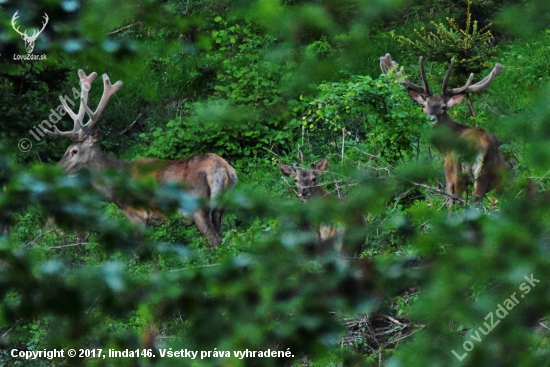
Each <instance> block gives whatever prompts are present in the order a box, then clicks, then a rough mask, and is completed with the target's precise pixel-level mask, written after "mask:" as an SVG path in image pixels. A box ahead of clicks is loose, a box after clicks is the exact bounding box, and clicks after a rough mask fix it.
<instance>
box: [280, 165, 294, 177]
mask: <svg viewBox="0 0 550 367" xmlns="http://www.w3.org/2000/svg"><path fill="white" fill-rule="evenodd" d="M279 168H280V169H281V172H283V175H285V176H286V177H290V178H294V177H296V170H295V169H294V167H292V166H289V165H288V164H284V163H282V162H279Z"/></svg>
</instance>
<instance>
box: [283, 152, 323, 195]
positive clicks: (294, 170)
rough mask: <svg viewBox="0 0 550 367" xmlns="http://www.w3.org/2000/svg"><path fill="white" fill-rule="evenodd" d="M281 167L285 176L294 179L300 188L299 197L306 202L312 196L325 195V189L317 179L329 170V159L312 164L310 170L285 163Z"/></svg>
mask: <svg viewBox="0 0 550 367" xmlns="http://www.w3.org/2000/svg"><path fill="white" fill-rule="evenodd" d="M279 167H280V168H281V171H282V172H283V174H284V175H285V176H287V177H290V178H293V179H294V181H295V183H296V187H297V188H298V196H299V197H300V198H301V199H304V200H305V199H308V198H310V197H312V196H322V195H324V194H325V191H324V190H323V188H322V187H321V186H319V183H318V182H317V178H318V177H319V175H321V173H323V172H324V171H325V170H326V169H327V167H328V159H327V158H323V159H321V160H320V161H319V162H318V163H312V164H311V165H310V166H309V168H308V169H303V168H301V167H299V166H297V165H294V166H290V165H288V164H284V163H279Z"/></svg>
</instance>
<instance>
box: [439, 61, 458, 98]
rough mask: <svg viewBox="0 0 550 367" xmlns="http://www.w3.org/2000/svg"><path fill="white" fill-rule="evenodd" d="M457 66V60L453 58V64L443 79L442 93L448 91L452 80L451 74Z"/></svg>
mask: <svg viewBox="0 0 550 367" xmlns="http://www.w3.org/2000/svg"><path fill="white" fill-rule="evenodd" d="M454 65H455V58H454V57H452V58H451V63H450V64H449V69H448V70H447V74H445V79H443V86H442V87H441V91H442V93H445V92H446V91H447V85H448V84H449V79H450V78H451V73H452V71H453V66H454Z"/></svg>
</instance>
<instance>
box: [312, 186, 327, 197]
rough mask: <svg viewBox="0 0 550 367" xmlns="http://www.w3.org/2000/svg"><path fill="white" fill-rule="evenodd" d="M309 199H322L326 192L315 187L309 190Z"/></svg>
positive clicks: (319, 187)
mask: <svg viewBox="0 0 550 367" xmlns="http://www.w3.org/2000/svg"><path fill="white" fill-rule="evenodd" d="M310 190H311V197H319V198H320V197H323V196H326V195H327V192H326V191H325V190H324V189H323V188H322V187H321V186H315V187H312V188H311V189H310Z"/></svg>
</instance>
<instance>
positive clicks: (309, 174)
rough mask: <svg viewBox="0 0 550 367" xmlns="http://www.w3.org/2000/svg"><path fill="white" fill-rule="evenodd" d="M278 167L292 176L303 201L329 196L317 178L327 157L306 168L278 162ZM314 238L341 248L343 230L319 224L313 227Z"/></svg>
mask: <svg viewBox="0 0 550 367" xmlns="http://www.w3.org/2000/svg"><path fill="white" fill-rule="evenodd" d="M279 168H281V171H282V172H283V174H284V175H285V176H287V177H290V178H293V179H294V181H295V183H296V187H297V188H298V192H297V194H298V197H299V198H300V199H302V200H304V201H308V200H309V199H311V198H323V197H329V196H330V194H329V193H327V192H326V191H325V190H324V189H323V188H322V187H321V186H319V183H318V182H317V178H318V177H319V175H321V174H322V173H323V172H325V171H326V169H327V168H328V159H327V158H323V159H321V160H320V161H319V162H317V163H312V164H311V165H310V166H309V168H308V169H303V168H301V167H300V166H298V165H297V164H295V165H293V166H290V165H288V164H284V163H282V162H279ZM315 238H316V240H317V243H319V244H321V245H327V244H332V245H333V246H334V248H335V249H337V250H338V251H340V250H341V249H342V240H343V230H342V228H339V227H337V226H334V225H329V224H321V225H319V226H317V227H316V228H315Z"/></svg>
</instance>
